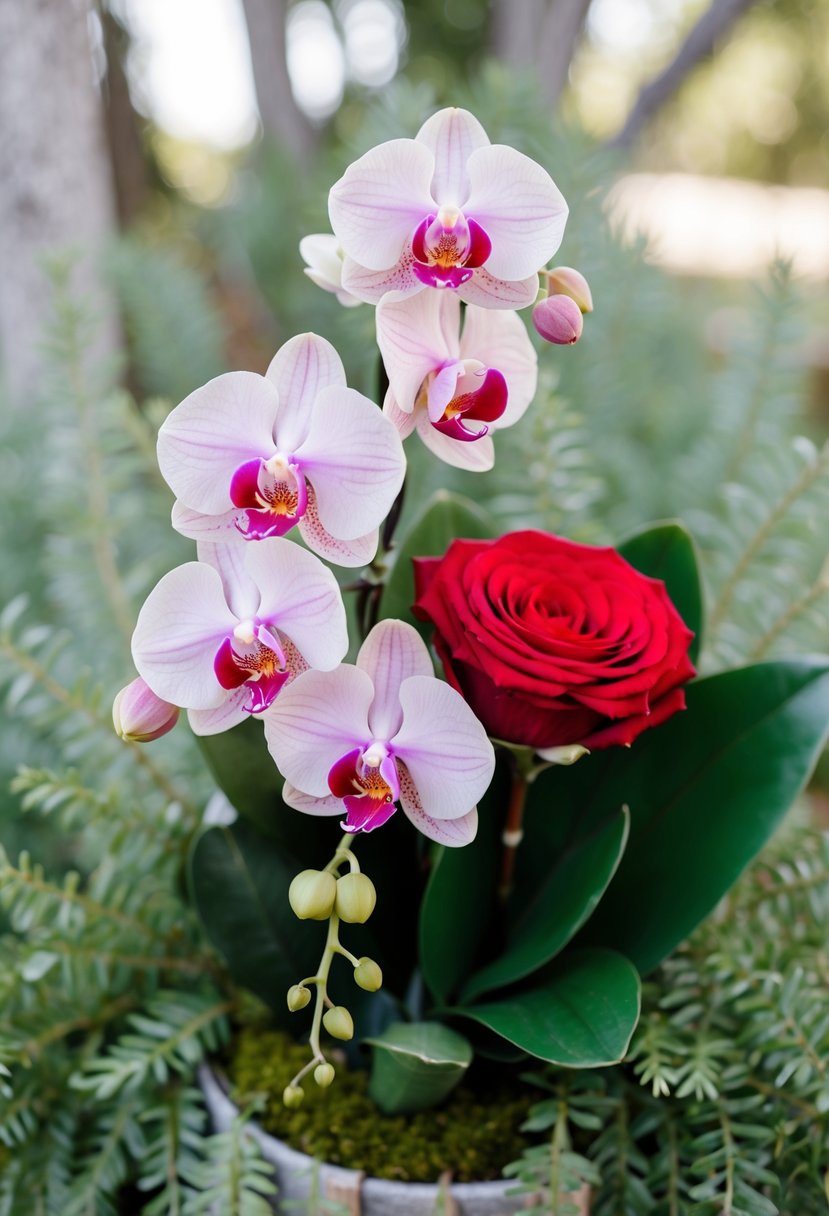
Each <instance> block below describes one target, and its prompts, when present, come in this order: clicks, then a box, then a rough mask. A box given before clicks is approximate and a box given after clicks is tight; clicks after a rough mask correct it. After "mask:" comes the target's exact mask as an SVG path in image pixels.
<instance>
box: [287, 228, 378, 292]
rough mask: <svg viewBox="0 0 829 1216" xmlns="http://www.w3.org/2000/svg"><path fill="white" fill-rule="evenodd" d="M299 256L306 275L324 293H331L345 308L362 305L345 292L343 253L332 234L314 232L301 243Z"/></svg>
mask: <svg viewBox="0 0 829 1216" xmlns="http://www.w3.org/2000/svg"><path fill="white" fill-rule="evenodd" d="M299 256H300V257H301V258H302V260H303V262H304V263H305V274H306V275H307V276H308V278H309V279H310V280H311V282H312V283H316V285H317V287H321V288H322V289H323V291H330V292H333V294H334V295H335V296H336V297H337V299H338V300H339V302H340V304H342V305H343V306H344V307H345V308H354V307H355V306H356V305H357V304H362V302H363V301H362V300H358V299H357V297H356V296H353V295H351V293H350V292H348V291H344V290H343V251H342V249H341V248H340V243H339V241H338V240H337V238H336V237H335V236H333V235H332V233H330V232H313V233H311V235H310V236H304V237H303V238H302V240H301V241H300V242H299Z"/></svg>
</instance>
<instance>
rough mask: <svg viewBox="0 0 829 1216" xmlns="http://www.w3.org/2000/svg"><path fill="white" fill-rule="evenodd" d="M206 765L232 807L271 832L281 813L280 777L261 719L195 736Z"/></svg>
mask: <svg viewBox="0 0 829 1216" xmlns="http://www.w3.org/2000/svg"><path fill="white" fill-rule="evenodd" d="M197 742H198V744H199V747H200V748H201V751H202V754H203V756H204V758H205V760H206V761H207V766H208V768H209V769H210V772H211V774H212V776H213V778H214V780H215V782H216V784H217V785H218V786H219V789H221V790H222V792H223V793H224V794H225V795H226V796H227V799H228V801H229V802H230V804H231V806H232V807H233V808H234V810H236V811H238V812H239V814H240V815H243V816H244V817H245V818H246V819H250V820H251V822H252V823H255V824H256V826H257V827H258V828H259V829H260V831H262V832H268V833H273V832H274V831H275V828H276V824H275V817H276V815H277V814H278V813H280V812H284V804H283V802H282V785H283V780H282V777H281V775H280V773H279V770H278V769H277V767H276V765H275V764H274V762H273V759H272V758H271V755H270V752H269V751H268V747H267V744H266V743H265V733H264V731H263V729H262V723H261V721H258V720H256V719H255V718H253V717H250V718H248V720H247V721H246V722H240V723H239V725H238V726H234V727H233V729H232V730H226V731H223V732H222V733H221V734H218V735H202V736H197Z"/></svg>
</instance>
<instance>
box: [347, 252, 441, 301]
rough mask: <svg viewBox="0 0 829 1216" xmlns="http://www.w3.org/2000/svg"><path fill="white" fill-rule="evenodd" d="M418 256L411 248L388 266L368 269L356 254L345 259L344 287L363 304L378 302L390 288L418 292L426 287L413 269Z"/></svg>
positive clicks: (408, 293)
mask: <svg viewBox="0 0 829 1216" xmlns="http://www.w3.org/2000/svg"><path fill="white" fill-rule="evenodd" d="M413 264H414V257H413V255H412V252H411V250H410V249H406V250H404V251H403V255H402V257H400V258H399V259H398V261H397V262H395V264H394V265H393V266H391V267H389V269H388V270H366V268H365V267H364V266H360V265H359V263H358V262H355V261H354V259H353V258H349V257H347V258H346V259H345V261H344V262H343V290H344V291H347V292H348V293H349V294H350V295H353V296H354V298H355V299H356V300H358V301H360V302H361V303H363V304H377V303H378V302H379V301H380V300H382V298H383V296H384V295H385V294H386V292H387V291H397V292H402V293H404V294H405V295H414V294H415V293H416V292H418V291H424V290H425V284H423V283H421V281H420V279H419V278H418V277H417V275H416V274H415V273H414V271H413V270H412V266H413Z"/></svg>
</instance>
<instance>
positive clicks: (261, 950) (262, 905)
mask: <svg viewBox="0 0 829 1216" xmlns="http://www.w3.org/2000/svg"><path fill="white" fill-rule="evenodd" d="M299 869H301V866H299V865H298V864H296V863H295V862H294V861H292V859H291V858H290V857H289V856H288V855H287V854H285V852H284V851H283V850H282V848H281V847H279V846H278V845H277V844H276V843H275V842H274V841H273V840H271V839H269V838H268V837H265V836H262V835H261V834H260V833H259V832H257V831H256V829H255V828H254V827H252V826H251V825H250V824H249V823H246V822H245V821H244V820H238V821H237V822H236V823H234V824H233V825H232V827H211V828H208V829H207V831H205V832H203V833H202V835H201V836H199V838H198V839H197V841H196V843H195V846H194V848H193V851H192V854H191V856H190V886H191V891H192V895H193V900H194V903H195V905H196V908H197V910H198V913H199V916H200V917H201V920H202V923H203V925H204V927H205V930H206V931H207V936H208V937H209V938H210V941H211V942H212V943H213V945H214V946H215V948H216V949H217V950H218V952H219V953H220V954H221V955H222V957H223V958H224V960H225V962H226V964H227V966H228V969H229V971H230V973H231V975H232V976H233V978H234V979H235V980H236V981H237V982H238V983H239V984H241V985H242V986H243V987H245V988H249V989H250V990H251V992H255V993H256V995H257V996H259V997H261V999H262V1000H263V1001H265V1002H266V1003H267V1004H268V1005H269V1006H270V1007H271V1009H272V1010H273V1011H274V1013H275V1014H276V1016H277V1020H278V1021H279V1022H280V1023H281V1024H283V1025H286V1024H289V1017H290V1016H292V1017H293V1021H292V1022H291V1023H290V1024H291V1025H292V1026H293V1027H294V1028H295V1029H299V1026H298V1024H297V1019H298V1018H301V1017H302V1015H301V1014H294V1015H289V1014H288V1011H287V1007H286V1004H285V996H286V993H287V991H288V989H289V988H290V986H291V985H292V984H296V983H297V981H298V980H301V979H302V978H303V977H304V976H306V975H313V974H314V973H315V972H316V968H317V963H318V961H319V958H320V955H321V953H322V949H323V945H324V940H325V926H324V925H320V924H318V923H316V922H312V921H300V920H297V918H296V917H295V916H294V914H293V912H292V911H291V908H290V905H289V903H288V887H289V885H290V883H291V880H292V878H293V877H294V875H295V874H296V873H297V871H298V870H299Z"/></svg>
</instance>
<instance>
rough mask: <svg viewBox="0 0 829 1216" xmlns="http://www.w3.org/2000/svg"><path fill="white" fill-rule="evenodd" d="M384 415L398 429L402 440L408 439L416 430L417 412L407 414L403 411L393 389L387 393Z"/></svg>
mask: <svg viewBox="0 0 829 1216" xmlns="http://www.w3.org/2000/svg"><path fill="white" fill-rule="evenodd" d="M383 413H384V414H385V415H386V417H387V418H390V419H391V421H392V422H393V423H394V425H395V426H396V427H397V433H398V435H399V436H400V438H401V439H408V438H409V436H410V435H411V433H412V431H413V430H414V428H415V420H416V415H415V412H414V411H412V412H411V413H408V414H407V413H406V412H405V411H404V410H401V408H400V406H399V405H398V404H397V401H396V400H395V397H394V393H393V392H392V391H391V389H389V391H388V392H387V393H386V398H385V401H384V402H383Z"/></svg>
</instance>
